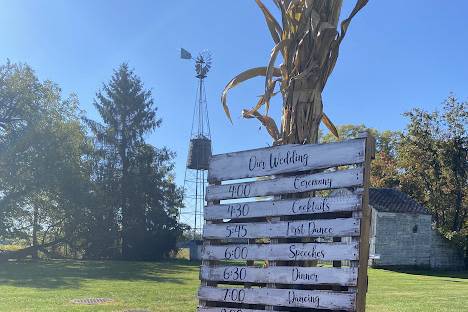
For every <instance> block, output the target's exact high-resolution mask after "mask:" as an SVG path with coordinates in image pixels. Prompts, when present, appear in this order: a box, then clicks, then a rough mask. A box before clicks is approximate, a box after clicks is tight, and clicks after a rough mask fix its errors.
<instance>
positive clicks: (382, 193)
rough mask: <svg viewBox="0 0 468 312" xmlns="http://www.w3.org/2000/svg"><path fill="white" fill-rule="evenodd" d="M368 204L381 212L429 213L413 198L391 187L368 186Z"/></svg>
mask: <svg viewBox="0 0 468 312" xmlns="http://www.w3.org/2000/svg"><path fill="white" fill-rule="evenodd" d="M369 204H370V205H371V206H372V207H374V209H375V210H377V211H382V212H397V213H417V214H429V211H428V210H427V209H426V208H424V206H422V205H420V204H418V203H417V202H416V201H415V200H414V199H412V198H411V197H409V196H408V195H406V194H405V193H403V192H401V191H399V190H396V189H391V188H370V189H369Z"/></svg>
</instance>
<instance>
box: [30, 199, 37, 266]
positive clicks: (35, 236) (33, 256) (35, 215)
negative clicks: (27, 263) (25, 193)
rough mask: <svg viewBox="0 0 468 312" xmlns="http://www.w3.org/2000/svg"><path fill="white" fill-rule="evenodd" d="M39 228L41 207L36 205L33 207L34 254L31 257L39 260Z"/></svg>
mask: <svg viewBox="0 0 468 312" xmlns="http://www.w3.org/2000/svg"><path fill="white" fill-rule="evenodd" d="M38 227H39V207H38V206H37V204H35V205H34V207H33V233H32V247H33V249H32V253H31V256H32V258H33V259H38V258H39V255H38V251H37V246H38V243H37V232H38V230H39V229H38Z"/></svg>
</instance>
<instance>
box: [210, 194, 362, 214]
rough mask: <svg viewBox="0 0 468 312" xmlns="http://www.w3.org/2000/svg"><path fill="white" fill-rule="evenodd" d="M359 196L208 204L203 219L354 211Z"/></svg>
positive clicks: (358, 204)
mask: <svg viewBox="0 0 468 312" xmlns="http://www.w3.org/2000/svg"><path fill="white" fill-rule="evenodd" d="M361 201H362V199H361V196H360V195H350V196H336V197H308V198H301V199H288V200H263V201H256V202H243V203H232V204H223V205H209V206H206V207H205V209H204V214H205V220H221V219H243V218H257V217H274V216H287V215H308V214H316V213H325V212H339V211H356V210H359V209H360V207H361Z"/></svg>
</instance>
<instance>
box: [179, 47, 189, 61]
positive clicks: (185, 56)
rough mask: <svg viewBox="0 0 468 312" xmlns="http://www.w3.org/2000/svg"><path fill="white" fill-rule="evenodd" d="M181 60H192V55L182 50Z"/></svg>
mask: <svg viewBox="0 0 468 312" xmlns="http://www.w3.org/2000/svg"><path fill="white" fill-rule="evenodd" d="M180 58H181V59H184V60H191V59H192V54H191V53H190V52H189V51H187V50H185V49H184V48H180Z"/></svg>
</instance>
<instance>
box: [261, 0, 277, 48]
mask: <svg viewBox="0 0 468 312" xmlns="http://www.w3.org/2000/svg"><path fill="white" fill-rule="evenodd" d="M255 2H256V3H257V5H258V6H259V7H260V9H261V10H262V12H263V15H264V16H265V21H266V23H267V26H268V29H269V30H270V33H271V37H272V38H273V41H274V42H275V44H278V42H280V41H281V39H280V38H281V34H282V33H283V30H282V29H281V26H280V24H279V23H278V22H277V21H276V19H275V18H274V17H273V14H271V12H270V11H269V10H268V9H267V7H266V6H265V5H264V4H263V2H262V1H260V0H255Z"/></svg>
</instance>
